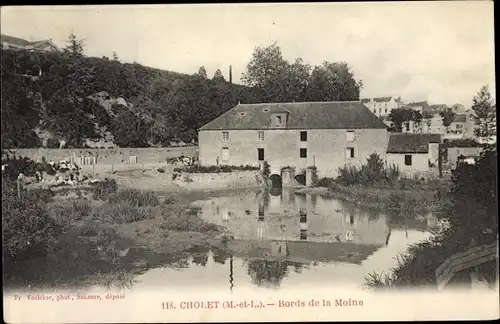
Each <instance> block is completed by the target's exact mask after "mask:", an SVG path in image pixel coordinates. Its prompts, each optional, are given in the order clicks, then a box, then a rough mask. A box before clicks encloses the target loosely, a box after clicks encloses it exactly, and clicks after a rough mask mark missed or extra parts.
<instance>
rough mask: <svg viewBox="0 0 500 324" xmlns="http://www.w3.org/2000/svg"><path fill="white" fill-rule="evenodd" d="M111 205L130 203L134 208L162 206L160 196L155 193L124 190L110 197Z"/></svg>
mask: <svg viewBox="0 0 500 324" xmlns="http://www.w3.org/2000/svg"><path fill="white" fill-rule="evenodd" d="M108 202H110V203H121V202H128V203H130V205H132V206H137V207H141V206H156V205H159V204H160V200H159V199H158V196H157V195H156V194H155V193H154V192H153V191H141V190H137V189H123V190H119V191H118V192H116V193H115V194H112V195H110V196H109V197H108Z"/></svg>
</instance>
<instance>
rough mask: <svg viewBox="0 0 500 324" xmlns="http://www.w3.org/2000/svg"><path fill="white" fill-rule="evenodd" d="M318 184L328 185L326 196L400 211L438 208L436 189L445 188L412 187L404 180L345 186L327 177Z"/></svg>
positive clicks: (443, 187)
mask: <svg viewBox="0 0 500 324" xmlns="http://www.w3.org/2000/svg"><path fill="white" fill-rule="evenodd" d="M402 184H403V186H401V185H402ZM318 185H328V188H329V192H328V193H327V194H325V195H327V196H336V197H338V196H340V197H341V198H343V199H345V200H348V201H351V202H354V203H357V204H360V205H364V206H369V207H376V208H383V209H386V210H397V211H402V212H428V211H433V210H439V209H440V208H441V204H442V201H441V199H440V195H439V194H437V191H438V190H442V191H444V190H446V187H445V186H439V189H438V187H437V186H436V187H434V188H432V186H423V187H422V186H420V187H417V186H413V187H412V186H408V185H406V184H405V183H404V182H401V183H397V184H396V185H394V186H378V187H377V186H375V187H368V186H363V185H351V186H345V185H342V184H339V183H338V182H335V181H333V180H328V179H321V180H319V181H318ZM431 188H432V189H431Z"/></svg>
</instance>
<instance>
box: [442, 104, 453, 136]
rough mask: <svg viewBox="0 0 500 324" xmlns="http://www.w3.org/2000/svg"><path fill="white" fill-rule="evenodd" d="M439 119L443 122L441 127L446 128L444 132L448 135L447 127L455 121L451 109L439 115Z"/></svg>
mask: <svg viewBox="0 0 500 324" xmlns="http://www.w3.org/2000/svg"><path fill="white" fill-rule="evenodd" d="M439 115H440V116H441V119H442V121H443V126H444V127H446V132H447V133H448V127H450V125H451V123H453V121H454V120H455V116H456V114H455V113H454V112H453V110H451V108H447V109H445V110H443V111H441V112H440V113H439Z"/></svg>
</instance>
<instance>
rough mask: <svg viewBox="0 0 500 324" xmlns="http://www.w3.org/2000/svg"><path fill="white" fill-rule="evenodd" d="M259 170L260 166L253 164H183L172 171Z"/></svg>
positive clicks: (216, 171)
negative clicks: (183, 165)
mask: <svg viewBox="0 0 500 324" xmlns="http://www.w3.org/2000/svg"><path fill="white" fill-rule="evenodd" d="M256 170H260V167H258V166H253V165H240V166H233V165H211V166H201V165H197V164H193V165H189V166H185V167H182V168H174V172H186V173H219V172H233V171H256Z"/></svg>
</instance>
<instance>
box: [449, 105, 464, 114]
mask: <svg viewBox="0 0 500 324" xmlns="http://www.w3.org/2000/svg"><path fill="white" fill-rule="evenodd" d="M451 111H453V112H454V113H455V114H457V115H464V114H465V113H466V112H467V109H466V108H465V106H464V105H462V104H458V103H457V104H454V105H453V106H451Z"/></svg>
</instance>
